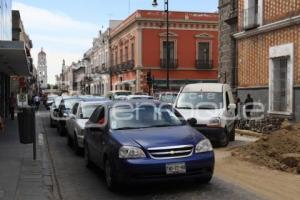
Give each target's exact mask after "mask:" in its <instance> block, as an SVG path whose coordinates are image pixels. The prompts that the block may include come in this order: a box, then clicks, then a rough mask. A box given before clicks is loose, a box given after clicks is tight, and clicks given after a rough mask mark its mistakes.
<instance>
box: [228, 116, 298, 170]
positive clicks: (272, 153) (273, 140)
mask: <svg viewBox="0 0 300 200" xmlns="http://www.w3.org/2000/svg"><path fill="white" fill-rule="evenodd" d="M232 155H233V156H234V157H237V158H239V159H242V160H245V161H250V162H253V163H256V164H259V165H263V166H266V167H269V168H272V169H277V170H281V171H286V172H290V173H297V174H300V124H294V125H291V124H289V123H288V122H286V121H285V122H283V123H282V126H281V129H279V130H277V131H275V132H273V133H272V134H269V135H264V136H262V138H261V139H259V140H258V141H256V142H255V143H252V144H249V145H247V146H243V147H240V148H239V149H236V150H235V151H233V152H232Z"/></svg>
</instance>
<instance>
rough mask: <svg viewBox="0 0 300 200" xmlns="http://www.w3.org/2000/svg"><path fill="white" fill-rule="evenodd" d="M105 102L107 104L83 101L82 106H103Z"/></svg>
mask: <svg viewBox="0 0 300 200" xmlns="http://www.w3.org/2000/svg"><path fill="white" fill-rule="evenodd" d="M103 102H105V101H81V102H80V104H81V105H82V106H86V105H101V104H103Z"/></svg>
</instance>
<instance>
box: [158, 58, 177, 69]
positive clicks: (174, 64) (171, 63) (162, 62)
mask: <svg viewBox="0 0 300 200" xmlns="http://www.w3.org/2000/svg"><path fill="white" fill-rule="evenodd" d="M160 67H161V68H164V69H167V67H168V66H167V59H160ZM177 67H178V60H177V59H170V60H169V69H175V68H177Z"/></svg>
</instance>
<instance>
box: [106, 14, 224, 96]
mask: <svg viewBox="0 0 300 200" xmlns="http://www.w3.org/2000/svg"><path fill="white" fill-rule="evenodd" d="M169 18H170V21H169V27H170V29H169V48H170V65H169V69H170V71H169V72H170V73H169V74H170V88H171V90H178V89H179V88H180V87H181V86H183V85H185V84H188V83H195V82H217V76H218V72H217V69H218V37H219V35H218V19H219V15H218V14H216V13H195V12H170V13H169ZM166 36H167V33H166V14H165V13H164V12H163V11H148V10H138V11H136V12H134V13H133V14H132V15H131V16H129V17H128V18H127V19H125V20H124V21H123V22H122V23H121V24H119V25H118V26H117V27H116V28H114V29H113V30H111V35H110V40H111V41H110V43H111V66H112V86H113V89H126V90H131V91H134V92H145V91H148V89H149V86H148V84H147V80H146V75H147V73H148V72H149V71H151V74H152V76H153V77H154V86H153V87H154V88H155V89H156V90H159V91H162V90H164V89H166V80H167V78H166V77H167V70H166V69H167V67H166V57H167V56H166V54H167V53H166V52H167V51H166V46H167V42H166Z"/></svg>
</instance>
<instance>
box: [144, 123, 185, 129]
mask: <svg viewBox="0 0 300 200" xmlns="http://www.w3.org/2000/svg"><path fill="white" fill-rule="evenodd" d="M170 126H182V124H160V125H155V126H149V127H147V128H156V127H170Z"/></svg>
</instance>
